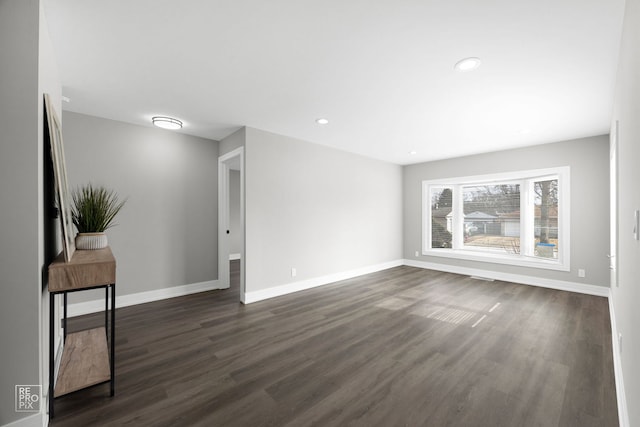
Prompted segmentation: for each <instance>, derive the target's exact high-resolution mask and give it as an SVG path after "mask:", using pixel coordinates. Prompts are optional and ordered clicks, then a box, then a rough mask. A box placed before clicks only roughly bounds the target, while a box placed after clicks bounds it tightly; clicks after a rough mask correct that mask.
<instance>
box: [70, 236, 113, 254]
mask: <svg viewBox="0 0 640 427" xmlns="http://www.w3.org/2000/svg"><path fill="white" fill-rule="evenodd" d="M107 245H108V242H107V235H106V234H105V233H78V234H77V235H76V249H83V250H95V249H104V248H106V247H107Z"/></svg>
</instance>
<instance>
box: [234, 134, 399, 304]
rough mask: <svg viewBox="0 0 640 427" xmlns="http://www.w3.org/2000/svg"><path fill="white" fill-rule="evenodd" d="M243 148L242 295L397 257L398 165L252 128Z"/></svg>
mask: <svg viewBox="0 0 640 427" xmlns="http://www.w3.org/2000/svg"><path fill="white" fill-rule="evenodd" d="M245 150H246V151H245V155H246V158H245V165H246V169H245V171H246V172H245V173H246V181H245V189H246V206H245V212H246V290H247V292H252V291H257V290H261V289H266V288H269V287H273V286H279V285H283V284H287V283H292V282H297V281H301V280H305V279H310V278H316V277H321V276H324V275H328V274H333V273H340V272H345V271H349V270H352V269H356V268H361V267H367V266H371V265H375V264H379V263H383V262H388V261H393V260H397V259H400V258H401V255H402V235H401V234H402V194H401V185H402V169H401V167H400V166H398V165H393V164H390V163H385V162H381V161H377V160H371V159H368V158H365V157H361V156H358V155H354V154H350V153H346V152H343V151H338V150H335V149H331V148H327V147H324V146H320V145H317V144H312V143H309V142H306V141H301V140H298V139H294V138H289V137H285V136H281V135H276V134H273V133H269V132H264V131H260V130H257V129H253V128H247V129H246V146H245ZM292 267H295V268H296V269H297V277H291V268H292Z"/></svg>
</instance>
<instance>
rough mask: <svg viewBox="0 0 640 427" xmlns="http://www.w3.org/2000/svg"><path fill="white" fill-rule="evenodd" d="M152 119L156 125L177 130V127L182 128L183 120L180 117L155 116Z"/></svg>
mask: <svg viewBox="0 0 640 427" xmlns="http://www.w3.org/2000/svg"><path fill="white" fill-rule="evenodd" d="M151 121H152V122H153V124H154V125H156V126H158V127H159V128H163V129H171V130H176V129H181V128H182V122H181V121H180V120H178V119H173V118H171V117H164V116H155V117H152V118H151Z"/></svg>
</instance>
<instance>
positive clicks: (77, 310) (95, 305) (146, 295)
mask: <svg viewBox="0 0 640 427" xmlns="http://www.w3.org/2000/svg"><path fill="white" fill-rule="evenodd" d="M213 289H221V288H220V284H219V282H218V280H210V281H208V282H199V283H191V284H188V285H181V286H174V287H171V288H163V289H156V290H153V291H147V292H138V293H136V294H129V295H121V296H118V295H116V308H120V307H128V306H130V305H136V304H144V303H145V302H153V301H159V300H163V299H167V298H174V297H180V296H183V295H189V294H195V293H197V292H204V291H210V290H213ZM103 310H104V299H99V300H92V301H86V302H79V303H75V304H69V306H68V307H67V313H68V316H69V317H74V316H81V315H83V314H89V313H97V312H99V311H103Z"/></svg>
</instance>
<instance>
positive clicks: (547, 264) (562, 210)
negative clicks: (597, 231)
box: [422, 166, 571, 271]
mask: <svg viewBox="0 0 640 427" xmlns="http://www.w3.org/2000/svg"><path fill="white" fill-rule="evenodd" d="M556 178H557V179H558V241H559V248H558V258H557V259H548V258H541V257H537V256H534V254H533V250H534V244H533V243H534V242H533V240H532V239H533V235H534V233H533V228H534V215H533V210H530V209H527V207H528V206H532V205H533V201H534V198H535V194H534V191H533V186H534V182H536V181H544V180H548V179H556ZM504 182H508V183H517V184H520V247H521V249H520V254H507V253H504V252H502V251H492V250H491V249H483V248H469V247H465V246H464V237H463V236H464V233H463V230H464V213H463V200H462V187H464V186H469V185H474V184H499V183H504ZM433 188H451V189H452V192H453V200H452V212H453V223H452V237H453V239H452V248H431V189H433ZM570 200H571V195H570V168H569V166H563V167H557V168H546V169H533V170H525V171H515V172H504V173H494V174H487V175H474V176H465V177H456V178H443V179H435V180H426V181H423V182H422V224H423V226H422V255H426V256H437V257H445V258H455V259H462V260H469V261H482V262H491V263H497V264H508V265H516V266H521V267H532V268H542V269H548V270H561V271H570V269H571V266H570V217H571V216H570V206H569V205H570V203H569V201H570Z"/></svg>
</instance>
